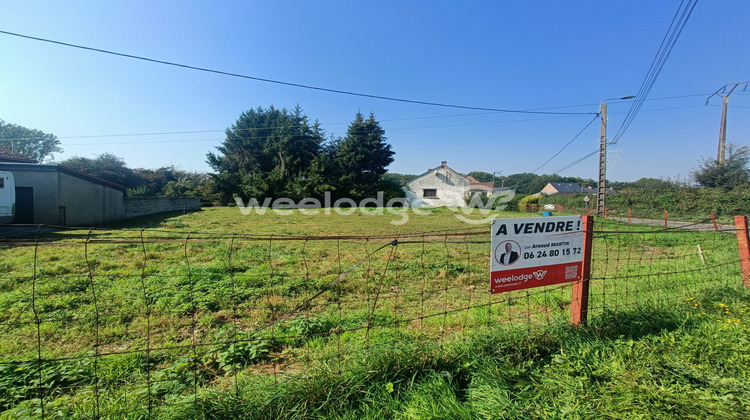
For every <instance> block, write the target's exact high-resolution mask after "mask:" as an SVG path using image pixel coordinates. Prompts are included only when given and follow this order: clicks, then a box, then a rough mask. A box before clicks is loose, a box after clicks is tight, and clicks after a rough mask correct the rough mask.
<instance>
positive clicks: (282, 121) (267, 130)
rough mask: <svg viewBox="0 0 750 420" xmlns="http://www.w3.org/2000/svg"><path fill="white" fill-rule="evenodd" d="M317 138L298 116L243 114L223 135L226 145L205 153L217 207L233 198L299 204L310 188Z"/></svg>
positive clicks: (277, 112) (273, 111)
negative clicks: (277, 199) (273, 199)
mask: <svg viewBox="0 0 750 420" xmlns="http://www.w3.org/2000/svg"><path fill="white" fill-rule="evenodd" d="M323 139H324V137H323V133H322V130H321V129H320V127H319V125H318V124H317V123H315V124H310V123H309V122H308V119H307V117H306V116H305V115H303V114H302V110H301V109H300V108H299V107H297V108H295V110H294V111H293V112H289V111H287V110H286V109H281V110H279V109H276V108H274V107H273V106H271V107H269V108H267V109H263V108H262V107H258V108H257V109H251V110H248V111H245V112H243V113H242V114H241V115H240V117H239V118H238V119H237V121H236V122H235V123H234V124H233V125H232V126H231V127H230V128H228V129H227V130H226V139H225V140H224V141H223V142H222V144H221V146H219V147H217V150H218V152H219V153H218V154H215V153H212V152H210V153H208V155H207V162H208V164H209V165H210V166H211V167H212V168H213V169H214V170H215V171H216V172H217V173H216V174H214V175H213V176H214V181H215V184H214V185H215V188H216V192H217V193H218V194H219V195H220V197H221V200H222V201H223V202H231V201H232V199H233V197H235V196H239V197H243V198H257V199H262V198H265V197H289V198H292V199H299V198H304V197H305V196H307V193H308V192H309V190H310V189H311V188H312V187H313V186H312V185H310V183H308V182H305V181H306V180H307V177H308V175H310V174H309V171H310V168H311V166H312V163H313V161H314V160H315V159H316V156H318V154H319V153H320V150H321V144H322V142H323Z"/></svg>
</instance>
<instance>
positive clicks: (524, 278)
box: [493, 270, 547, 283]
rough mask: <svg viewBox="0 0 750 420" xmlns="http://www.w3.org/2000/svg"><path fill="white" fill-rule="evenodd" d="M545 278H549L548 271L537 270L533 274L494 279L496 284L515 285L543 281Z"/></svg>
mask: <svg viewBox="0 0 750 420" xmlns="http://www.w3.org/2000/svg"><path fill="white" fill-rule="evenodd" d="M545 276H547V270H537V271H534V272H533V273H531V274H527V273H523V274H516V275H511V276H506V277H498V278H496V279H494V280H493V281H494V282H495V283H513V282H517V281H522V282H524V283H526V282H527V281H529V280H531V279H532V278H533V279H537V280H542V279H543V278H544V277H545Z"/></svg>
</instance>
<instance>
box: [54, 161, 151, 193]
mask: <svg viewBox="0 0 750 420" xmlns="http://www.w3.org/2000/svg"><path fill="white" fill-rule="evenodd" d="M59 165H60V166H64V167H66V168H70V169H73V170H76V171H79V172H83V173H85V174H88V175H92V176H95V177H99V178H101V179H104V180H106V181H109V182H114V183H115V184H120V185H122V186H123V187H125V188H138V187H139V186H142V185H144V184H146V179H144V178H143V177H141V176H139V175H138V174H136V173H135V172H133V170H132V169H130V168H128V167H127V165H125V161H123V160H122V158H120V157H117V156H115V155H113V154H111V153H102V154H101V155H98V156H97V157H96V159H90V158H85V157H79V156H73V157H72V158H70V159H66V160H64V161H62V162H60V163H59Z"/></svg>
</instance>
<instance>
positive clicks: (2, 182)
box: [0, 178, 5, 189]
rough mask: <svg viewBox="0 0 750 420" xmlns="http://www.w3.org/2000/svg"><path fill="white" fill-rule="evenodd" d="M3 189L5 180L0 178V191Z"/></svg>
mask: <svg viewBox="0 0 750 420" xmlns="http://www.w3.org/2000/svg"><path fill="white" fill-rule="evenodd" d="M2 188H5V178H0V189H2Z"/></svg>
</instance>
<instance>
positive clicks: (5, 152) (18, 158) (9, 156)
mask: <svg viewBox="0 0 750 420" xmlns="http://www.w3.org/2000/svg"><path fill="white" fill-rule="evenodd" d="M0 162H12V163H36V160H34V159H32V158H30V157H26V156H23V155H20V154H18V153H14V152H13V151H12V150H10V149H8V148H7V147H3V146H0Z"/></svg>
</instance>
